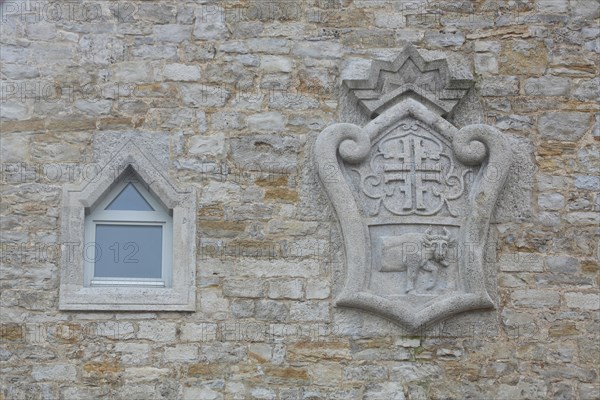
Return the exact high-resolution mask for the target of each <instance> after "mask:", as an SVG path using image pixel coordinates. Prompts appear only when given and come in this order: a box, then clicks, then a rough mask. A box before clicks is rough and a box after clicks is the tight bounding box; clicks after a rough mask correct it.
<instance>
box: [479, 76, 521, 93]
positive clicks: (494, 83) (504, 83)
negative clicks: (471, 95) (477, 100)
mask: <svg viewBox="0 0 600 400" xmlns="http://www.w3.org/2000/svg"><path fill="white" fill-rule="evenodd" d="M479 90H480V92H481V95H482V96H485V97H502V96H510V95H516V94H518V93H519V79H518V78H517V77H516V76H502V77H500V76H498V77H493V78H482V79H481V81H480V83H479Z"/></svg>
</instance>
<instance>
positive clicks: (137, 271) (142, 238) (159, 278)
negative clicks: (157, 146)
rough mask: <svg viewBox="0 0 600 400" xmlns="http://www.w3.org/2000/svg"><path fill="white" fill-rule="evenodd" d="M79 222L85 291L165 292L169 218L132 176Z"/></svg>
mask: <svg viewBox="0 0 600 400" xmlns="http://www.w3.org/2000/svg"><path fill="white" fill-rule="evenodd" d="M125 176H126V178H123V179H121V180H120V181H119V182H118V183H117V184H116V185H115V186H114V187H113V188H112V189H111V190H110V192H108V193H107V194H106V195H105V196H103V198H101V200H100V201H99V202H98V204H96V205H95V206H94V207H93V208H92V209H90V210H86V211H89V214H88V215H86V217H85V253H84V261H85V272H84V279H85V285H86V286H100V285H104V286H116V285H122V286H133V285H137V286H160V287H169V286H171V273H172V269H171V259H172V248H173V217H172V215H171V210H168V209H167V208H166V207H165V206H164V205H163V204H161V203H160V201H159V200H157V199H156V198H154V196H152V194H151V193H150V192H149V191H148V190H147V189H146V188H145V187H144V184H143V182H142V181H141V180H140V179H139V177H138V176H137V175H136V174H135V172H134V171H133V170H128V171H126V173H125Z"/></svg>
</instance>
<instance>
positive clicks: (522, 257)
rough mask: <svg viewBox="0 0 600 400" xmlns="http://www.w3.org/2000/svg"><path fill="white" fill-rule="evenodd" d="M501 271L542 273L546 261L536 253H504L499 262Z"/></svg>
mask: <svg viewBox="0 0 600 400" xmlns="http://www.w3.org/2000/svg"><path fill="white" fill-rule="evenodd" d="M498 264H499V265H500V270H501V271H505V272H542V271H543V270H544V259H543V257H541V256H540V255H539V254H535V253H523V252H520V253H504V254H501V255H500V259H499V260H498Z"/></svg>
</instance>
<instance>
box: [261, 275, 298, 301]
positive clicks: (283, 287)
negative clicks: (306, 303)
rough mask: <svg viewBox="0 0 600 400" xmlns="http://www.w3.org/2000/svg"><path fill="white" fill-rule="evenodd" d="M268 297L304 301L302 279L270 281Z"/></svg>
mask: <svg viewBox="0 0 600 400" xmlns="http://www.w3.org/2000/svg"><path fill="white" fill-rule="evenodd" d="M268 297H269V298H270V299H293V300H299V299H302V297H304V290H303V283H302V281H301V280H300V279H293V280H289V281H288V280H275V281H270V282H269V290H268Z"/></svg>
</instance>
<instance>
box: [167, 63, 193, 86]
mask: <svg viewBox="0 0 600 400" xmlns="http://www.w3.org/2000/svg"><path fill="white" fill-rule="evenodd" d="M163 75H164V77H165V78H166V79H167V80H172V81H188V82H190V81H197V80H198V79H200V68H198V67H197V66H195V65H185V64H167V65H165V69H164V70H163Z"/></svg>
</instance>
